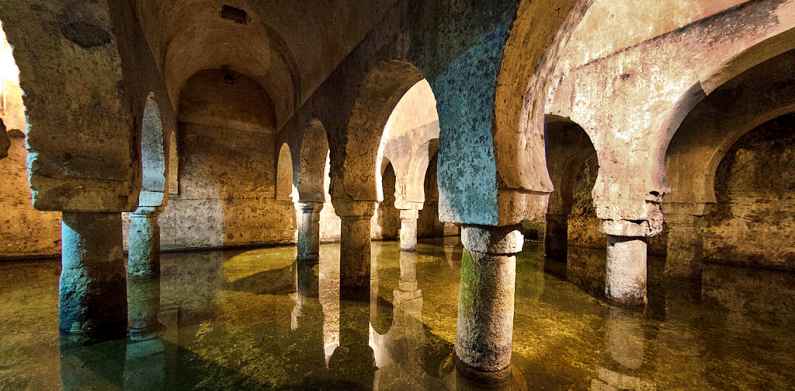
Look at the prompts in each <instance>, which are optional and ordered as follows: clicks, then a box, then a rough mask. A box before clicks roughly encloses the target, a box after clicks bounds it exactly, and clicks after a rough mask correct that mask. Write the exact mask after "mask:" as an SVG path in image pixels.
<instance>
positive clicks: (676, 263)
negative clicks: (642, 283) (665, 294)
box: [663, 203, 706, 280]
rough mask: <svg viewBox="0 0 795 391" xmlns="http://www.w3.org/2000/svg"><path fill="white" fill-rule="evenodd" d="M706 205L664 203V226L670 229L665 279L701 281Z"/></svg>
mask: <svg viewBox="0 0 795 391" xmlns="http://www.w3.org/2000/svg"><path fill="white" fill-rule="evenodd" d="M705 209H706V204H702V203H673V204H663V212H664V213H665V224H666V226H667V227H668V238H667V243H666V247H667V248H666V257H665V276H666V277H669V278H675V279H687V280H698V279H700V278H701V258H702V256H703V249H704V242H703V236H702V232H701V222H702V221H701V217H702V216H703V215H704V214H705Z"/></svg>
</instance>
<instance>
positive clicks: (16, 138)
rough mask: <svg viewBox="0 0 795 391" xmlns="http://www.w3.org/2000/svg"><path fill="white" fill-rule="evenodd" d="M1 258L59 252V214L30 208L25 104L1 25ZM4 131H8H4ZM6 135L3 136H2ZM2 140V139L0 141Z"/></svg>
mask: <svg viewBox="0 0 795 391" xmlns="http://www.w3.org/2000/svg"><path fill="white" fill-rule="evenodd" d="M0 119H1V120H2V121H3V125H4V127H2V126H0V132H2V133H3V134H2V135H0V137H3V139H5V137H7V139H8V141H9V143H10V144H9V147H8V151H7V154H8V155H7V156H5V157H2V156H4V152H6V151H5V145H3V143H2V142H0V178H2V180H0V210H1V211H2V213H0V258H10V257H31V256H51V255H55V254H57V253H58V252H59V251H60V237H61V231H60V227H61V226H60V218H61V217H60V216H61V214H60V213H45V212H39V211H37V210H35V209H33V205H32V203H31V194H30V186H29V185H28V179H27V168H26V160H27V157H28V151H27V150H26V149H25V133H24V132H25V131H26V122H25V107H24V105H23V102H22V89H21V88H20V87H19V79H18V70H17V69H16V63H15V62H14V57H13V55H12V52H11V46H10V45H9V44H8V41H6V38H5V33H4V32H3V30H2V26H1V25H0ZM6 132H7V133H6ZM4 136H5V137H4ZM0 141H2V140H0Z"/></svg>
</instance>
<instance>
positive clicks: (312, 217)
mask: <svg viewBox="0 0 795 391" xmlns="http://www.w3.org/2000/svg"><path fill="white" fill-rule="evenodd" d="M296 208H297V209H298V211H299V213H300V217H299V218H298V243H297V246H298V260H299V261H302V262H313V263H314V262H317V261H318V258H319V256H320V255H319V254H320V211H321V210H322V209H323V203H322V202H298V203H296Z"/></svg>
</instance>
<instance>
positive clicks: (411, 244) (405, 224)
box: [400, 209, 420, 251]
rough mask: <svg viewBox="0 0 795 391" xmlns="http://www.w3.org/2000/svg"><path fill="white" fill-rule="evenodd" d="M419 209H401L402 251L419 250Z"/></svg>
mask: <svg viewBox="0 0 795 391" xmlns="http://www.w3.org/2000/svg"><path fill="white" fill-rule="evenodd" d="M419 217H420V213H419V210H417V209H401V210H400V251H416V250H417V219H418V218H419Z"/></svg>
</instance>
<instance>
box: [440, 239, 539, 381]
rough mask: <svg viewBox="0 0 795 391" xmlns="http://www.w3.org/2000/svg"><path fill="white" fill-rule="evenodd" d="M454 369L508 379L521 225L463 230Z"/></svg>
mask: <svg viewBox="0 0 795 391" xmlns="http://www.w3.org/2000/svg"><path fill="white" fill-rule="evenodd" d="M461 241H462V242H463V244H464V248H465V249H466V250H467V253H465V254H464V258H463V261H462V265H461V285H460V287H459V297H458V330H457V338H456V345H455V352H456V367H457V368H458V370H459V372H461V373H462V374H463V375H464V376H467V377H470V378H472V379H477V380H478V381H482V382H501V381H503V380H505V379H507V378H508V377H509V376H510V371H511V369H510V365H511V349H512V340H513V311H514V290H515V282H516V254H517V253H519V252H520V251H521V250H522V245H523V243H524V238H523V237H522V234H521V232H520V231H519V230H518V227H484V226H464V227H463V228H462V230H461Z"/></svg>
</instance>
